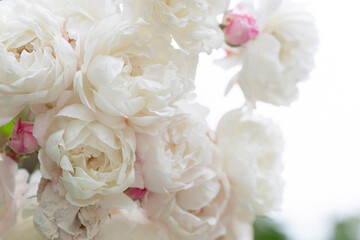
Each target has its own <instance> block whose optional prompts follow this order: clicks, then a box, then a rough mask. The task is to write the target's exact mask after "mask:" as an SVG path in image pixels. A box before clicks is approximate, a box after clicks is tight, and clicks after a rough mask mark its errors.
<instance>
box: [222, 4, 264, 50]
mask: <svg viewBox="0 0 360 240" xmlns="http://www.w3.org/2000/svg"><path fill="white" fill-rule="evenodd" d="M222 28H223V31H224V33H225V41H226V43H227V44H229V45H230V46H241V45H243V44H245V43H247V42H249V41H250V40H252V39H254V38H255V37H256V36H257V35H258V34H259V30H258V28H257V27H256V20H255V17H254V15H253V14H252V12H250V11H249V10H247V9H246V8H245V7H243V6H240V5H239V6H237V7H236V8H235V9H234V10H232V11H230V12H228V13H227V14H225V16H224V20H223V23H222Z"/></svg>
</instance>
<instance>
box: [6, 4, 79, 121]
mask: <svg viewBox="0 0 360 240" xmlns="http://www.w3.org/2000/svg"><path fill="white" fill-rule="evenodd" d="M0 15H1V19H0V25H1V26H2V27H1V29H0V52H1V53H0V103H1V104H0V125H4V124H5V123H7V122H9V121H10V120H11V119H12V118H14V117H15V116H16V115H17V114H18V113H19V112H20V111H21V110H22V109H23V108H24V106H26V105H34V104H42V103H49V102H52V101H54V100H56V99H57V98H58V97H59V96H60V94H61V93H62V92H63V91H64V90H65V89H66V88H67V87H68V86H69V85H70V84H71V82H72V80H73V77H74V74H75V71H76V67H77V59H76V55H75V52H74V50H73V49H72V47H71V46H70V44H69V43H68V42H67V41H66V40H65V39H64V38H63V37H62V35H63V31H62V29H63V24H64V20H63V19H62V18H59V17H57V16H55V15H54V14H52V13H51V12H50V11H48V10H47V9H45V8H43V7H41V6H40V5H38V4H32V3H28V2H26V1H23V0H14V1H1V2H0ZM44 23H46V24H44Z"/></svg>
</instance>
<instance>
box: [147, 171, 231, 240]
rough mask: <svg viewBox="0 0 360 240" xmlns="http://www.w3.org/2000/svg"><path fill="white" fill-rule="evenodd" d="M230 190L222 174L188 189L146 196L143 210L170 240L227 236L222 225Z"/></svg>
mask: <svg viewBox="0 0 360 240" xmlns="http://www.w3.org/2000/svg"><path fill="white" fill-rule="evenodd" d="M229 194H230V187H229V183H228V180H227V177H226V175H225V174H223V173H221V174H219V176H218V177H216V178H214V179H212V180H210V181H204V182H201V183H199V184H197V185H194V186H192V187H189V188H188V189H184V190H180V191H178V192H175V193H172V194H170V195H167V194H159V193H151V192H150V193H149V195H148V197H147V198H146V200H145V202H144V207H145V209H146V210H147V211H149V212H150V213H151V214H150V216H151V218H155V219H156V221H158V222H159V223H161V224H164V225H165V226H166V227H167V229H168V234H169V236H170V237H169V238H168V239H173V240H192V239H196V240H215V239H217V238H219V237H221V236H225V235H226V228H225V225H224V222H225V221H224V219H225V218H226V217H227V216H226V215H225V210H226V208H227V204H228V200H229Z"/></svg>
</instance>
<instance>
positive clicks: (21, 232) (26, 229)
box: [0, 171, 46, 240]
mask: <svg viewBox="0 0 360 240" xmlns="http://www.w3.org/2000/svg"><path fill="white" fill-rule="evenodd" d="M40 179H41V174H40V172H39V171H36V172H34V173H33V174H32V175H31V177H30V181H29V183H26V184H27V192H26V193H25V194H24V195H22V197H21V199H20V205H19V212H18V213H17V215H14V216H15V218H17V223H16V224H15V226H13V227H12V228H10V230H9V231H8V232H6V233H5V234H4V235H2V236H1V237H2V238H1V237H0V239H2V240H14V239H31V240H46V238H44V237H43V236H41V235H40V234H39V233H38V232H37V231H36V229H35V226H34V223H33V215H34V211H35V208H36V206H37V201H36V192H37V190H38V185H39V182H40ZM17 186H18V184H17ZM19 186H23V184H20V185H19Z"/></svg>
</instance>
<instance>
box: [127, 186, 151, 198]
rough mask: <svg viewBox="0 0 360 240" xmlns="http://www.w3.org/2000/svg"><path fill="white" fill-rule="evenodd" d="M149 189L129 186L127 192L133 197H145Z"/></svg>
mask: <svg viewBox="0 0 360 240" xmlns="http://www.w3.org/2000/svg"><path fill="white" fill-rule="evenodd" d="M147 191H148V190H147V189H146V188H144V189H141V188H128V190H126V192H125V193H126V195H128V196H129V197H130V198H132V199H143V198H144V197H145V195H146V193H147Z"/></svg>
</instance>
